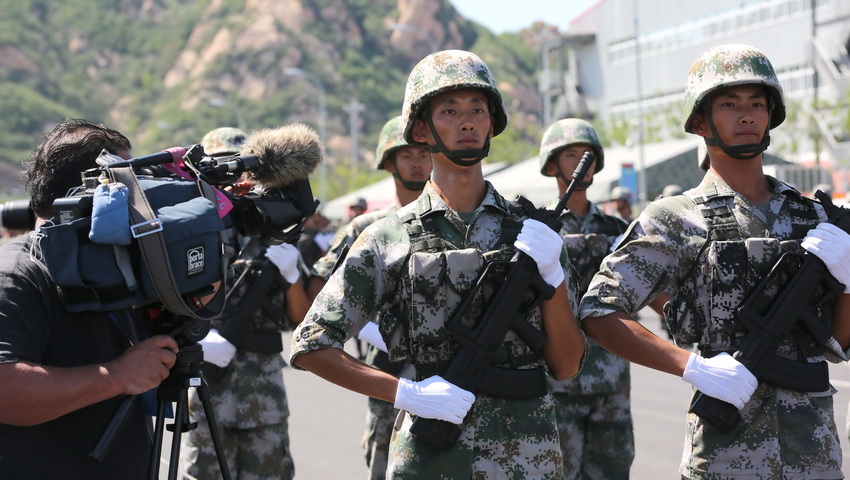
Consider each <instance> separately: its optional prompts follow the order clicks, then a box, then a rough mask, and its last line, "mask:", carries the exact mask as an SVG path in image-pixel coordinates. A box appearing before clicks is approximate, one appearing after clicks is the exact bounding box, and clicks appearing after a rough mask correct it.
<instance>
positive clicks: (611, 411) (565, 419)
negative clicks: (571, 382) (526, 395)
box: [554, 392, 635, 480]
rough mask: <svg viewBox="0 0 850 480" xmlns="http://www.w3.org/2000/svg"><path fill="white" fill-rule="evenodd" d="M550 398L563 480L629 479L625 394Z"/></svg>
mask: <svg viewBox="0 0 850 480" xmlns="http://www.w3.org/2000/svg"><path fill="white" fill-rule="evenodd" d="M554 396H555V404H556V412H557V416H558V434H559V436H560V439H561V451H562V452H563V455H564V477H563V478H564V480H578V479H582V480H597V479H598V480H617V479H627V478H629V469H630V468H631V465H632V460H634V458H635V436H634V429H633V427H632V412H631V407H630V400H629V392H618V393H609V394H598V395H568V394H559V393H555V394H554Z"/></svg>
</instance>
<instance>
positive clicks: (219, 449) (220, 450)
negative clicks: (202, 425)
mask: <svg viewBox="0 0 850 480" xmlns="http://www.w3.org/2000/svg"><path fill="white" fill-rule="evenodd" d="M195 391H197V392H198V399H200V400H201V404H202V405H203V406H204V413H205V414H206V416H207V424H208V425H209V427H210V436H211V437H212V441H213V447H215V455H216V457H218V466H219V468H220V469H221V478H223V479H224V480H230V470H229V469H228V468H227V458H226V457H225V456H224V445H223V444H222V443H221V433H220V432H219V430H218V422H217V421H216V419H215V413H214V412H213V408H212V403H211V402H210V392H209V390H208V388H207V381H206V380H205V379H204V378H203V377H201V384H200V385H199V386H197V387H195Z"/></svg>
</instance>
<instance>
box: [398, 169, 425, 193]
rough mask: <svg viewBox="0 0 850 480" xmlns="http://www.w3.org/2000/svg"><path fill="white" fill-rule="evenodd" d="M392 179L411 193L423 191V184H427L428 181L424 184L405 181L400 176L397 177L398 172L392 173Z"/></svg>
mask: <svg viewBox="0 0 850 480" xmlns="http://www.w3.org/2000/svg"><path fill="white" fill-rule="evenodd" d="M393 178H395V179H396V180H398V181H399V183H401V186H402V187H404V188H406V189H407V190H410V191H411V192H421V191H422V190H424V189H425V184H426V183H428V180H425V181H424V182H417V181H413V180H405V179H403V178H401V175H399V173H398V170H396V171H395V172H393Z"/></svg>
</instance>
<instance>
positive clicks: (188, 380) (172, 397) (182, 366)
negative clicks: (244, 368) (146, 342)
mask: <svg viewBox="0 0 850 480" xmlns="http://www.w3.org/2000/svg"><path fill="white" fill-rule="evenodd" d="M203 361H204V351H203V347H201V345H199V344H197V343H195V344H191V345H186V346H183V347H181V348H180V352H179V353H178V354H177V362H176V363H175V364H174V366H173V367H171V373H170V374H169V375H168V378H166V379H165V380H163V381H162V383H161V384H160V385H159V388H158V389H157V402H158V406H157V411H156V422H155V426H154V440H153V442H154V443H153V452H152V453H151V468H150V472H151V475H150V480H158V478H159V456H160V454H161V452H162V439H163V429H162V427H163V426H164V423H165V410H166V406H167V404H168V403H170V402H173V403H176V404H177V408H176V409H175V412H174V423H172V424H171V425H168V426H167V427H166V428H167V429H168V430H170V431H171V432H173V436H172V439H171V456H170V457H169V459H170V460H169V462H168V479H169V480H173V479H176V478H177V466H178V463H179V459H180V435H181V434H183V433H184V432H188V431H190V430H193V429H195V428H197V426H198V423H197V422H190V421H189V387H194V388H195V391H196V392H197V393H198V399H200V401H201V404H202V405H203V407H204V413H205V414H206V416H207V423H208V424H209V427H210V435H211V436H212V441H213V446H214V447H215V454H216V457H217V458H218V466H219V468H221V476H222V478H223V479H224V480H230V471H229V470H228V469H227V460H226V458H225V456H224V447H223V445H222V443H221V434H220V432H219V430H218V423H217V422H216V419H215V414H214V412H213V408H212V404H211V403H210V393H209V387H208V386H207V381H206V380H205V379H204V376H203V373H201V370H200V368H201V364H202V363H203Z"/></svg>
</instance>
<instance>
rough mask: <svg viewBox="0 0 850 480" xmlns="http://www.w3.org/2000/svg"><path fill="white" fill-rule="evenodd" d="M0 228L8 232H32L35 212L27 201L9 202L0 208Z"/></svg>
mask: <svg viewBox="0 0 850 480" xmlns="http://www.w3.org/2000/svg"><path fill="white" fill-rule="evenodd" d="M0 227H3V228H6V229H8V230H32V229H33V228H35V212H34V211H33V209H32V208H30V201H29V199H24V200H10V201H8V202H6V203H4V204H3V205H2V206H0Z"/></svg>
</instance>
